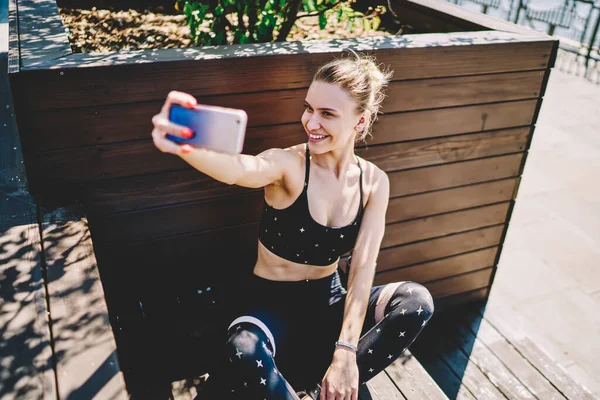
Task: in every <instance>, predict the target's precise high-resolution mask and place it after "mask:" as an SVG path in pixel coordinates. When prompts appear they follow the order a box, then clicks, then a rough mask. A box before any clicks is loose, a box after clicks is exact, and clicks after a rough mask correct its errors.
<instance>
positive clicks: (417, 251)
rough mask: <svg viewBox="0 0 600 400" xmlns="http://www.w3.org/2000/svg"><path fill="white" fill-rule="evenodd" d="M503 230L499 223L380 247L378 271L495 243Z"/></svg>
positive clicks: (498, 242) (494, 244) (495, 244)
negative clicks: (403, 243)
mask: <svg viewBox="0 0 600 400" xmlns="http://www.w3.org/2000/svg"><path fill="white" fill-rule="evenodd" d="M503 230H504V225H499V226H494V227H488V228H481V229H477V230H474V231H470V232H464V233H458V234H455V235H449V236H444V237H441V238H435V239H431V240H426V241H423V242H418V243H412V244H408V245H404V246H398V247H391V248H387V249H381V251H380V252H379V258H378V262H377V272H382V271H386V270H390V269H394V268H399V267H402V266H407V265H412V264H418V263H423V262H426V261H432V260H436V259H439V258H443V257H449V256H453V255H456V254H461V253H466V252H468V251H473V250H478V249H483V248H486V247H492V246H497V245H498V244H500V239H501V237H502V232H503Z"/></svg>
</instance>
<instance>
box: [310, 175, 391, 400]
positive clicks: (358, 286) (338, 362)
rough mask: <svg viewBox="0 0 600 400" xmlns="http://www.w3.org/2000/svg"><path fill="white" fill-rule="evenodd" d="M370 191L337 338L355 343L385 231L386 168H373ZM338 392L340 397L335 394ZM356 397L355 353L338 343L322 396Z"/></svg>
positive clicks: (322, 399)
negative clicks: (374, 175)
mask: <svg viewBox="0 0 600 400" xmlns="http://www.w3.org/2000/svg"><path fill="white" fill-rule="evenodd" d="M376 171H377V178H376V179H375V183H374V187H373V191H372V193H371V196H370V198H369V201H368V203H367V206H366V207H365V213H364V215H363V219H362V222H361V227H360V232H359V233H358V238H357V240H356V244H355V246H354V249H353V251H352V268H350V273H349V275H348V295H347V296H346V303H345V308H344V320H343V323H342V329H341V332H340V336H339V340H340V341H343V342H347V343H350V344H353V345H354V346H358V340H359V339H360V333H361V331H362V327H363V324H364V320H365V314H366V312H367V306H368V302H369V294H370V292H371V287H372V285H373V275H374V274H375V267H376V266H377V256H378V254H379V247H380V246H381V241H382V240H383V234H384V231H385V214H386V211H387V207H388V202H389V197H390V182H389V179H388V177H387V175H386V173H385V172H383V171H381V170H380V169H376ZM336 396H341V397H336ZM345 396H348V397H349V398H351V399H353V400H356V399H357V398H358V367H357V364H356V353H354V352H352V350H348V349H347V348H345V347H337V348H336V350H335V352H334V354H333V361H332V363H331V366H330V367H329V370H328V371H327V373H326V374H325V379H324V380H323V387H322V389H321V397H320V398H321V400H329V399H337V398H344V399H345V398H347V397H345Z"/></svg>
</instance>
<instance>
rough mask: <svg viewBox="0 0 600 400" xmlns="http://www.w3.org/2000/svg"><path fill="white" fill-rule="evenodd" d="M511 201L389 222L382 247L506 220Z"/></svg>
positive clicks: (463, 230)
mask: <svg viewBox="0 0 600 400" xmlns="http://www.w3.org/2000/svg"><path fill="white" fill-rule="evenodd" d="M509 208H510V203H509V202H504V203H500V204H497V205H491V206H481V207H477V208H472V209H468V210H461V211H454V212H450V213H446V214H439V215H434V216H428V217H422V218H417V219H414V220H410V221H406V222H398V223H394V224H389V225H386V227H385V235H384V237H383V241H382V243H381V247H391V246H396V245H401V244H406V243H411V242H417V241H420V240H425V239H430V238H433V237H439V236H445V235H451V234H454V233H459V232H465V231H469V230H473V229H476V228H481V227H484V226H491V225H497V224H501V223H504V222H505V221H506V218H507V215H508V210H509Z"/></svg>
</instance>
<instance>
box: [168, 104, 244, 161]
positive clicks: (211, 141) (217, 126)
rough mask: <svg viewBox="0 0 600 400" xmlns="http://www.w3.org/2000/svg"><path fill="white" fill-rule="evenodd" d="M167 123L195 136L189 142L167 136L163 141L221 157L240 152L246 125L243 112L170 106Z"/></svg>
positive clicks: (213, 107) (210, 107)
mask: <svg viewBox="0 0 600 400" xmlns="http://www.w3.org/2000/svg"><path fill="white" fill-rule="evenodd" d="M169 120H170V121H171V122H173V123H175V124H178V125H181V126H185V127H188V128H190V129H191V130H192V131H193V132H194V136H193V137H192V138H190V139H184V138H182V137H179V136H174V135H170V134H167V135H166V138H167V139H169V140H171V141H173V142H175V143H179V144H189V145H191V146H193V147H203V148H208V149H211V150H217V151H221V152H224V153H232V154H239V153H241V152H242V147H243V145H244V137H245V135H246V124H247V121H248V115H247V114H246V112H245V111H244V110H238V109H235V108H226V107H218V106H209V105H204V104H202V105H197V106H196V107H194V108H193V109H192V108H185V107H182V106H180V105H177V104H173V105H172V106H171V109H170V110H169Z"/></svg>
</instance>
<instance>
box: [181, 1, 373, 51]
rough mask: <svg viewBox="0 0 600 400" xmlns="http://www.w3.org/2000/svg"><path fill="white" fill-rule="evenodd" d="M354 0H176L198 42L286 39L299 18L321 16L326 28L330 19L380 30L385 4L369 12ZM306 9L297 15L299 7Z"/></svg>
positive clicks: (222, 42)
mask: <svg viewBox="0 0 600 400" xmlns="http://www.w3.org/2000/svg"><path fill="white" fill-rule="evenodd" d="M351 4H352V0H350V1H348V0H347V1H339V0H292V1H285V0H204V1H203V2H201V1H197V0H176V3H175V8H176V9H177V10H179V11H182V12H183V13H184V14H185V16H186V23H187V24H188V26H189V27H190V34H191V36H192V39H193V40H194V41H195V43H196V44H197V45H207V46H208V45H221V44H234V43H264V42H272V41H277V42H283V41H285V40H286V38H287V36H288V34H289V33H290V30H291V29H292V27H293V26H294V24H295V22H296V20H298V19H299V18H307V17H314V16H318V17H319V27H320V29H321V30H323V29H325V28H326V26H327V23H328V21H329V19H330V18H331V17H333V16H335V17H337V20H338V22H342V21H344V20H345V21H347V22H346V28H347V29H348V30H349V31H350V32H352V31H353V30H354V28H355V26H357V25H358V24H360V25H361V26H362V27H363V28H364V29H365V30H371V29H372V30H377V28H378V27H379V25H380V23H381V20H380V18H379V15H381V14H383V13H385V8H384V7H383V6H379V7H377V8H375V9H373V8H369V14H368V15H365V14H363V13H362V12H359V11H356V10H354V9H353V8H352V7H351ZM301 10H302V11H304V12H306V14H304V15H300V16H299V15H298V13H299V12H300V11H301Z"/></svg>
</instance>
